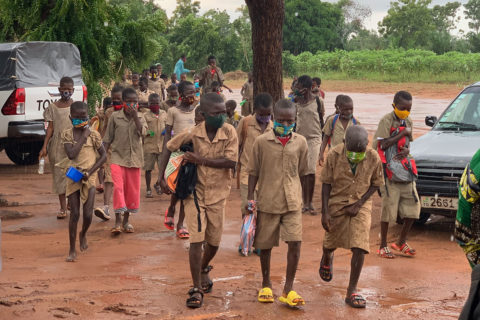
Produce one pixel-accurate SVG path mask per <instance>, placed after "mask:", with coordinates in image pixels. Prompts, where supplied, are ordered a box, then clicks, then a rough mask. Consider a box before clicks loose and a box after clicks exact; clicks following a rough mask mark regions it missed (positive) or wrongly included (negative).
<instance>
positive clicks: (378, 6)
mask: <svg viewBox="0 0 480 320" xmlns="http://www.w3.org/2000/svg"><path fill="white" fill-rule="evenodd" d="M324 1H328V2H337V0H324ZM452 1H453V0H450V1H449V0H433V1H432V5H436V4H441V5H443V4H445V3H447V2H452ZM456 1H459V2H460V3H462V4H465V3H467V0H456ZM155 2H156V3H157V4H158V5H160V7H162V8H163V9H165V10H166V11H167V14H168V16H170V15H171V14H172V12H173V10H174V9H175V6H176V0H155ZM357 2H358V3H361V4H362V5H365V6H368V7H370V9H371V10H372V15H371V17H370V18H369V19H368V20H367V21H365V27H366V28H367V29H375V30H376V29H377V24H378V22H379V21H381V20H382V19H383V17H384V16H385V15H386V14H387V11H388V8H389V7H390V1H388V0H357ZM200 4H201V7H200V8H201V12H202V13H203V12H205V11H207V10H210V9H220V10H227V12H228V14H229V15H230V16H232V17H233V18H235V17H237V16H238V13H237V12H236V11H235V10H236V9H237V8H238V7H240V6H241V5H243V4H245V1H244V0H222V1H218V0H201V1H200ZM459 13H460V14H461V15H462V16H463V8H460V10H459ZM459 29H463V30H467V29H468V22H467V21H465V19H463V18H462V20H461V22H460V23H459Z"/></svg>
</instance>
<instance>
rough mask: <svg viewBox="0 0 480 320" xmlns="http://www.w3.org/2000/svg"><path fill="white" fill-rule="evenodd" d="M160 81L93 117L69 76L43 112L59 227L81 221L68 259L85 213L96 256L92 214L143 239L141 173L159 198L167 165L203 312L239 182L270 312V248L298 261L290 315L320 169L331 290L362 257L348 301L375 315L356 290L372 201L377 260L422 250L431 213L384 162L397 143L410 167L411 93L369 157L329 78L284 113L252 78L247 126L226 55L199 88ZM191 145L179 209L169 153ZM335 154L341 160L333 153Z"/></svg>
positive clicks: (139, 86)
mask: <svg viewBox="0 0 480 320" xmlns="http://www.w3.org/2000/svg"><path fill="white" fill-rule="evenodd" d="M161 72H162V68H161V65H157V66H153V67H151V68H150V70H149V72H148V74H146V73H144V74H143V76H142V77H140V76H139V75H138V74H136V73H134V74H132V76H131V83H129V82H128V79H127V78H124V79H123V80H124V81H123V82H122V83H120V84H116V85H115V86H114V87H113V89H112V90H111V96H110V97H109V98H106V99H104V106H103V107H104V108H103V109H102V110H100V111H99V112H98V113H97V115H96V116H95V117H94V118H92V119H89V117H88V106H87V105H86V104H85V103H83V102H78V101H77V102H74V101H72V99H71V96H72V94H73V90H74V89H73V87H74V84H73V80H72V79H71V78H68V77H64V78H62V79H61V81H60V86H59V91H60V94H61V99H60V100H58V101H57V102H55V103H53V104H52V105H51V106H50V107H49V108H47V109H46V110H45V114H44V117H45V121H46V122H48V127H47V133H46V139H45V143H44V146H43V148H42V150H41V152H40V157H45V156H47V155H48V157H49V162H50V165H51V169H52V173H53V187H54V192H55V193H56V194H58V195H59V201H60V211H59V212H58V214H57V218H59V219H62V218H65V217H66V216H67V211H68V210H69V211H70V222H69V235H70V251H69V255H68V257H67V261H74V260H75V259H76V245H75V244H76V232H77V223H78V220H79V217H80V208H81V207H83V225H82V230H81V232H80V233H79V241H80V250H82V251H84V250H86V249H87V247H88V245H87V239H86V232H87V230H88V227H89V226H90V224H91V222H92V213H95V215H96V216H98V217H99V218H101V219H103V220H110V218H111V214H113V213H115V224H114V227H113V228H112V230H111V233H112V235H118V234H120V233H122V232H125V233H133V232H134V230H135V229H134V226H133V224H132V221H131V219H130V218H131V215H134V214H135V213H137V212H138V210H139V207H140V195H141V190H140V186H141V169H142V168H143V169H144V170H145V180H146V194H145V196H146V197H147V198H152V197H153V193H152V188H151V187H152V171H153V170H154V168H155V164H157V166H158V171H159V175H158V178H157V179H156V181H155V183H154V184H153V188H154V189H155V191H156V192H157V193H158V194H161V193H164V194H169V195H170V194H171V201H170V205H169V206H168V208H166V211H165V216H164V226H165V227H166V228H167V229H169V230H174V229H175V219H174V216H175V211H176V205H177V202H178V201H179V200H180V208H179V215H178V220H177V225H176V230H177V232H176V234H177V236H178V237H179V238H183V239H187V238H188V239H189V240H190V249H189V262H190V271H191V276H192V280H193V288H192V289H190V290H189V292H188V295H189V298H188V299H187V301H186V305H187V306H188V307H191V308H198V307H201V306H202V304H203V299H204V295H205V294H207V293H209V292H211V291H212V289H213V281H212V280H211V278H210V276H209V273H210V272H211V270H212V269H213V267H212V266H211V265H210V262H211V261H212V259H213V258H214V256H215V255H216V253H217V251H218V248H219V246H220V242H221V237H222V232H223V226H224V220H225V208H226V201H227V198H228V196H229V194H230V189H231V181H232V178H233V176H234V174H236V175H237V176H238V181H239V188H240V195H241V200H242V205H241V213H242V216H246V215H249V214H255V216H256V233H255V239H254V243H253V245H254V247H255V249H257V250H258V251H259V255H260V263H261V271H262V277H263V281H262V288H261V290H260V291H259V292H258V297H257V299H258V301H259V302H263V303H271V302H273V301H274V294H273V291H272V282H271V279H270V260H271V250H272V248H273V247H275V246H278V245H279V239H280V238H281V239H282V240H283V241H285V242H286V243H287V244H288V253H287V268H286V279H285V284H284V288H283V292H282V294H281V295H280V296H279V298H278V299H279V301H280V302H281V303H283V304H286V305H288V306H291V307H298V306H301V305H304V304H305V300H304V299H303V298H302V297H301V296H300V295H299V294H298V293H297V292H295V291H293V290H292V288H293V283H294V279H295V274H296V271H297V266H298V263H299V258H300V251H301V250H300V249H301V242H302V214H305V213H309V214H312V215H317V211H316V210H315V208H314V207H313V194H314V188H315V182H316V172H317V169H318V167H317V164H319V165H320V167H321V168H322V169H321V174H320V182H321V183H322V190H321V196H322V209H321V214H322V218H321V224H322V226H323V228H324V229H325V231H326V233H325V238H324V242H323V255H322V257H321V261H320V268H319V274H320V278H321V279H322V280H324V281H326V282H329V281H331V280H332V278H333V257H334V251H335V250H336V249H337V248H345V249H350V250H351V251H352V253H353V255H352V263H351V275H350V282H349V286H348V289H347V295H346V298H345V302H346V303H347V304H348V305H350V306H351V307H354V308H364V307H365V306H366V300H365V298H364V297H363V296H362V295H360V294H359V293H358V291H357V283H358V280H359V277H360V273H361V270H362V266H363V262H364V256H365V254H367V253H368V252H369V232H370V225H371V212H372V200H371V196H372V195H373V194H374V193H376V192H380V193H381V195H382V215H381V244H380V248H379V249H378V251H377V253H378V255H379V256H380V257H382V258H388V259H391V258H394V257H395V255H394V254H393V252H392V251H391V250H390V248H391V249H393V250H394V251H396V252H398V253H400V254H403V255H407V256H415V254H416V252H415V250H414V249H413V248H411V247H410V246H409V245H408V244H407V242H406V239H407V235H408V232H409V230H410V227H411V226H412V223H413V222H414V221H415V219H417V218H418V216H419V213H420V205H419V201H418V195H417V193H416V190H415V183H414V181H413V180H412V181H398V180H395V179H391V174H390V175H389V174H387V173H386V171H388V168H389V165H390V163H389V161H391V157H390V158H389V157H388V156H385V153H386V151H388V150H391V149H392V148H394V147H397V146H398V148H397V149H398V150H397V151H398V152H397V153H396V154H395V156H394V158H393V159H395V160H403V159H408V155H409V147H408V142H409V141H411V140H412V121H411V119H410V118H409V113H410V110H411V107H412V96H411V95H410V94H409V93H408V92H405V91H400V92H398V93H397V94H395V97H394V99H393V104H392V106H393V111H392V112H390V113H388V114H387V115H385V116H384V117H383V118H382V119H381V121H380V123H379V126H378V129H377V132H376V133H375V136H374V139H373V144H372V148H370V147H368V133H367V131H366V130H365V129H364V128H363V127H362V126H361V125H360V122H359V121H358V120H357V119H356V118H355V117H354V116H353V109H354V106H353V101H352V99H351V98H350V97H348V96H346V95H339V96H337V98H336V101H335V109H336V112H335V113H334V114H333V115H330V116H328V117H327V118H326V119H324V116H325V107H324V101H323V98H324V96H325V93H324V92H323V91H322V90H320V83H321V81H320V79H318V78H316V79H315V78H314V79H313V80H312V78H311V77H309V76H306V75H305V76H301V77H299V78H298V79H295V81H294V83H293V85H292V93H291V99H281V100H279V101H277V102H274V101H273V99H272V97H271V95H270V94H268V93H258V94H257V95H256V96H255V98H254V97H253V79H252V74H249V75H248V81H247V82H246V83H245V85H244V86H243V87H242V91H241V94H242V97H243V101H242V103H241V114H242V116H240V115H238V114H237V113H236V111H235V109H236V107H237V105H236V102H235V101H225V97H224V96H223V95H221V88H222V87H225V88H227V89H228V90H230V89H229V88H228V87H226V86H225V84H224V77H223V73H222V72H221V69H220V68H219V67H218V66H217V65H216V60H215V57H213V56H211V57H209V58H208V65H207V67H205V68H204V69H202V70H201V71H200V73H199V76H198V77H194V80H195V82H197V81H198V83H199V85H197V83H192V82H189V81H187V80H185V79H184V80H183V81H181V82H177V81H176V75H175V77H174V76H173V75H172V77H171V82H170V83H169V84H168V85H166V84H165V79H164V78H165V77H162V76H159V75H161V74H162V73H161ZM182 76H183V75H182ZM184 78H186V77H184ZM314 80H315V81H314ZM200 88H201V92H202V93H201V97H200V99H198V96H199V93H200V92H199V91H200ZM165 91H166V93H165ZM187 144H189V145H190V147H191V149H190V150H192V151H186V152H184V153H183V158H182V159H183V160H182V161H183V164H186V163H189V164H193V165H194V166H195V168H196V185H195V190H194V192H193V193H192V194H191V195H189V196H188V197H186V198H182V199H179V198H178V196H177V194H176V193H175V190H174V189H172V188H171V187H170V186H169V185H168V184H167V181H166V179H165V175H166V172H167V171H168V166H169V161H170V159H171V156H173V155H174V154H175V153H177V152H178V151H179V150H180V149H182V148H183V147H184V146H185V145H187ZM326 149H329V151H328V154H326V155H325V151H326ZM387 153H388V152H387ZM69 167H74V168H76V169H78V170H80V171H81V172H82V174H83V178H82V179H81V180H80V181H78V182H74V181H72V180H70V179H68V178H66V177H65V171H66V170H67V169H68V168H69ZM97 176H98V181H99V185H98V186H96V179H97ZM95 190H97V191H98V192H103V193H104V205H103V206H102V207H99V208H95V209H94V208H93V206H94V197H95ZM112 195H113V208H112V209H111V208H110V207H111V198H112ZM67 198H68V205H67V201H66V199H67ZM397 215H399V216H400V217H401V218H403V220H404V224H403V229H402V232H401V234H400V237H399V239H398V241H397V242H395V243H393V244H392V245H391V246H390V248H389V246H388V244H387V232H388V226H389V223H390V222H393V221H395V220H396V218H397ZM184 221H185V222H186V225H184ZM187 226H188V229H187Z"/></svg>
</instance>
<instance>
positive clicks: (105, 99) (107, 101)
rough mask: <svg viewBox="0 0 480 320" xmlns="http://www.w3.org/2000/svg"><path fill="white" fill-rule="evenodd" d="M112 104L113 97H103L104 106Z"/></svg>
mask: <svg viewBox="0 0 480 320" xmlns="http://www.w3.org/2000/svg"><path fill="white" fill-rule="evenodd" d="M111 104H112V98H110V97H105V98H103V105H104V106H109V105H111Z"/></svg>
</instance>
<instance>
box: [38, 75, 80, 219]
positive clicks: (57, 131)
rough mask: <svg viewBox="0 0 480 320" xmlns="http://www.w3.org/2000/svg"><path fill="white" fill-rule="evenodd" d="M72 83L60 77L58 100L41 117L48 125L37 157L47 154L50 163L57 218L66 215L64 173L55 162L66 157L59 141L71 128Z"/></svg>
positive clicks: (68, 79) (63, 217) (67, 78)
mask: <svg viewBox="0 0 480 320" xmlns="http://www.w3.org/2000/svg"><path fill="white" fill-rule="evenodd" d="M73 85H74V84H73V79H72V78H70V77H63V78H62V79H60V86H59V88H58V91H59V92H60V100H58V101H55V102H54V103H52V104H51V105H50V106H49V107H48V108H47V109H45V111H44V113H43V118H44V120H45V122H48V127H47V132H46V134H45V141H44V142H43V147H42V150H41V151H40V154H39V159H40V158H45V157H46V156H47V155H48V162H49V163H50V168H51V171H52V175H53V181H52V182H53V192H54V193H56V194H58V200H59V202H60V210H59V211H58V213H57V219H65V218H66V217H67V199H66V197H65V192H66V180H65V179H66V178H65V173H64V172H63V171H62V169H61V168H59V167H58V166H56V164H57V163H59V162H62V161H64V160H65V159H66V158H67V155H66V154H65V148H64V147H63V144H62V142H61V135H62V132H63V131H65V130H67V129H70V128H72V122H71V121H70V105H71V104H72V103H73V100H72V95H73V91H74V88H73Z"/></svg>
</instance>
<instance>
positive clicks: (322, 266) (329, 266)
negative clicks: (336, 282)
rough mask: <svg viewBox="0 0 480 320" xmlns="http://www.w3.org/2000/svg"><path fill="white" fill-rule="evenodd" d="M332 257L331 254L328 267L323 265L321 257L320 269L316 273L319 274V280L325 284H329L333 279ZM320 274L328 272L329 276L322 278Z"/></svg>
mask: <svg viewBox="0 0 480 320" xmlns="http://www.w3.org/2000/svg"><path fill="white" fill-rule="evenodd" d="M333 257H334V255H333V253H332V258H331V259H330V265H328V266H327V265H325V264H323V256H322V261H320V269H319V270H318V273H319V274H320V279H322V280H323V281H325V282H330V281H332V279H333ZM322 272H323V273H325V272H328V273H329V275H330V276H329V277H324V276H322Z"/></svg>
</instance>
